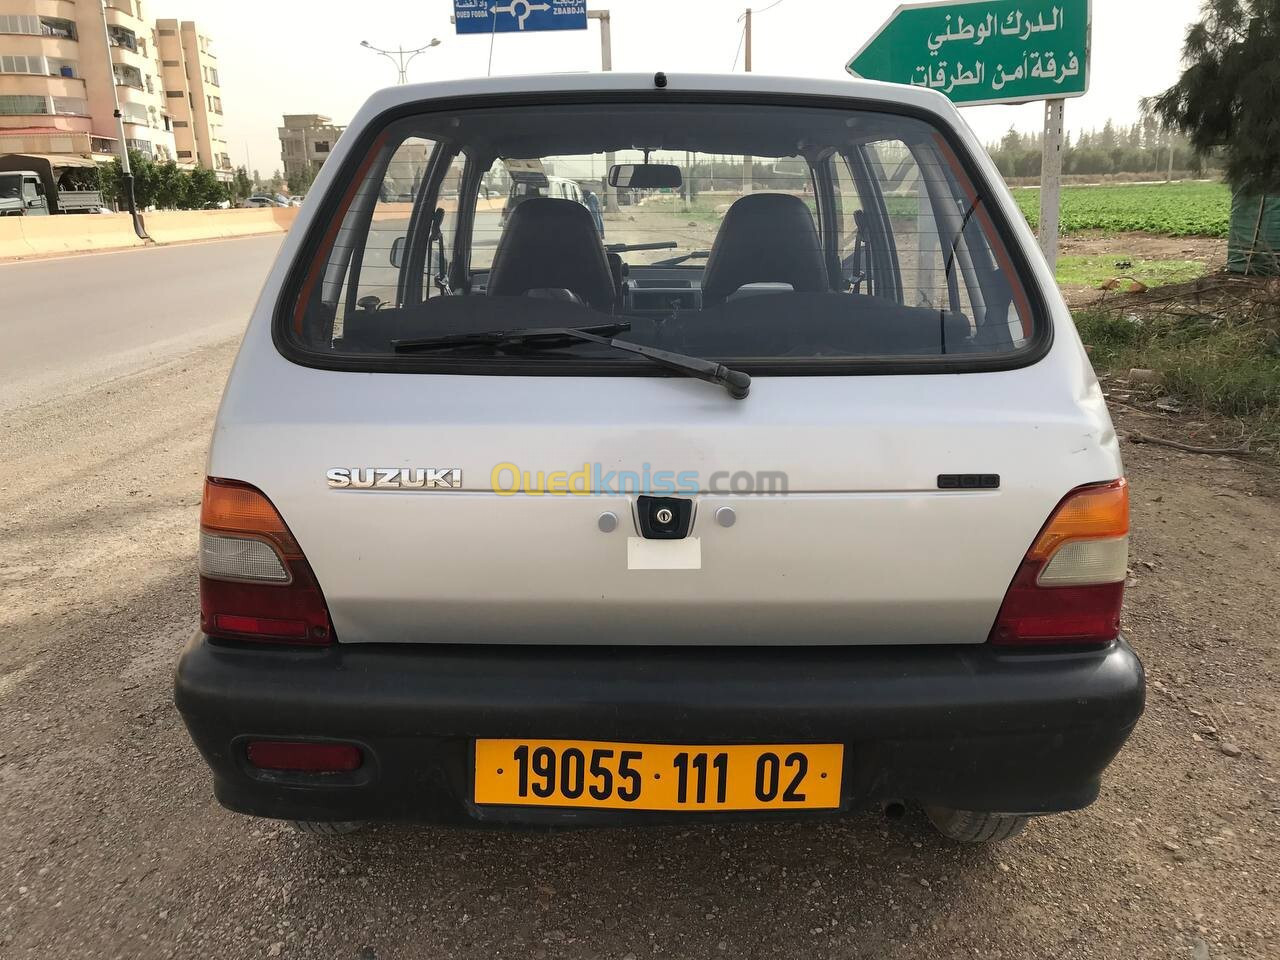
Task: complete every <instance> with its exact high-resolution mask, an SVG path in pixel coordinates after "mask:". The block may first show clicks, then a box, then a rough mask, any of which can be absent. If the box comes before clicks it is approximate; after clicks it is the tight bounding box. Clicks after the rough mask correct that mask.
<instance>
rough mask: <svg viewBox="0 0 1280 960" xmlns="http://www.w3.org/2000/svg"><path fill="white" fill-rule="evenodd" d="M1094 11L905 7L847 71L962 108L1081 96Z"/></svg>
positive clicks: (1073, 1) (1033, 0)
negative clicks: (927, 92) (932, 94)
mask: <svg viewBox="0 0 1280 960" xmlns="http://www.w3.org/2000/svg"><path fill="white" fill-rule="evenodd" d="M1089 12H1090V11H1089V0H1012V2H1009V0H987V2H981V0H978V2H956V3H934V4H925V5H920V6H907V7H899V8H898V11H897V12H896V13H895V14H894V15H893V17H892V18H891V19H890V21H889V22H888V23H887V24H885V26H884V27H883V29H881V31H880V32H879V33H878V34H876V36H875V37H874V38H873V39H872V40H871V42H870V43H868V44H867V45H866V46H865V47H864V48H863V49H862V50H861V51H860V52H859V53H858V54H857V55H856V56H855V57H854V58H853V60H852V61H851V62H850V63H849V65H848V67H847V69H848V71H849V72H850V73H852V74H854V75H855V76H859V77H866V78H868V79H872V80H887V81H889V82H891V83H908V84H912V85H914V86H917V87H929V88H931V89H933V90H937V91H939V92H941V93H944V94H946V95H947V96H948V97H950V98H951V99H952V100H953V101H954V102H955V103H960V104H965V103H968V104H974V103H1020V102H1024V101H1028V100H1052V99H1057V98H1059V97H1078V96H1080V95H1081V94H1083V93H1085V92H1086V91H1087V90H1088V87H1089V70H1088V67H1089Z"/></svg>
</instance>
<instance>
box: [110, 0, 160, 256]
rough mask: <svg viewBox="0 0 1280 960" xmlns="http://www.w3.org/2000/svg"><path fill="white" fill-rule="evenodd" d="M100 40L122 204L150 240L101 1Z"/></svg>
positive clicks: (137, 230) (142, 236)
mask: <svg viewBox="0 0 1280 960" xmlns="http://www.w3.org/2000/svg"><path fill="white" fill-rule="evenodd" d="M102 41H103V43H105V44H106V45H107V82H108V83H109V84H111V101H112V103H114V104H115V111H114V113H113V116H114V117H115V118H116V136H117V137H118V138H119V143H120V173H121V175H122V177H123V179H124V205H125V209H126V210H128V211H129V216H130V217H132V218H133V232H134V233H136V234H137V235H138V239H139V240H150V239H151V238H150V237H149V236H147V228H146V225H145V224H143V222H142V214H140V213H138V201H137V199H136V198H135V197H134V193H133V167H132V166H130V164H129V145H128V144H127V143H126V142H125V139H124V114H123V113H121V112H120V91H119V90H117V89H116V68H115V61H114V60H113V59H112V58H111V31H110V30H108V29H107V5H106V2H105V0H104V2H103V3H102Z"/></svg>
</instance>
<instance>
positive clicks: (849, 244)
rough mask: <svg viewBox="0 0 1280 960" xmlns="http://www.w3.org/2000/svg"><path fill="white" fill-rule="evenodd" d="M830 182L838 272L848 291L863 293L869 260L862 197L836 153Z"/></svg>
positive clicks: (840, 157) (850, 174)
mask: <svg viewBox="0 0 1280 960" xmlns="http://www.w3.org/2000/svg"><path fill="white" fill-rule="evenodd" d="M831 181H832V184H833V186H834V188H835V202H836V209H835V215H836V224H837V228H838V230H839V235H838V236H837V238H836V249H837V251H838V253H839V255H840V272H841V275H842V276H843V277H844V280H845V283H846V284H847V285H848V289H850V290H854V291H856V292H864V286H865V284H866V282H867V270H868V268H869V267H870V261H869V259H868V252H867V241H868V239H869V237H868V236H867V232H866V222H865V220H864V219H863V215H862V197H861V196H860V195H859V193H858V187H857V184H856V183H855V182H854V179H853V174H852V173H851V172H850V171H849V163H848V160H847V159H846V158H845V157H843V156H840V155H839V154H837V155H836V156H834V157H832V160H831Z"/></svg>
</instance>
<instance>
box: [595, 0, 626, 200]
mask: <svg viewBox="0 0 1280 960" xmlns="http://www.w3.org/2000/svg"><path fill="white" fill-rule="evenodd" d="M587 19H588V20H599V21H600V69H601V70H603V71H604V72H605V73H612V72H613V35H612V30H611V20H610V18H609V11H608V10H588V11H587ZM614 160H615V157H614V154H613V152H612V151H610V152H608V153H606V154H605V155H604V167H605V170H604V181H603V182H602V183H601V185H600V186H601V188H602V190H603V192H604V212H605V213H617V212H618V191H617V188H615V187H612V186H610V185H609V171H610V170H612V169H613V162H614Z"/></svg>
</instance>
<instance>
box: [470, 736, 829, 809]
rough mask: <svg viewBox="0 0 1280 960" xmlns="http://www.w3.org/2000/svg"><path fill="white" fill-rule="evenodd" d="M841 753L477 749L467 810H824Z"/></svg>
mask: <svg viewBox="0 0 1280 960" xmlns="http://www.w3.org/2000/svg"><path fill="white" fill-rule="evenodd" d="M843 761H844V746H843V745H842V744H839V743H802V744H766V745H758V746H706V745H701V746H672V745H671V744H657V743H606V742H600V741H589V740H477V741H476V766H475V802H476V803H478V804H501V805H504V806H539V807H597V808H604V809H613V810H688V811H708V812H713V811H717V810H831V809H835V808H836V807H838V806H840V774H841V770H842V767H843Z"/></svg>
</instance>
